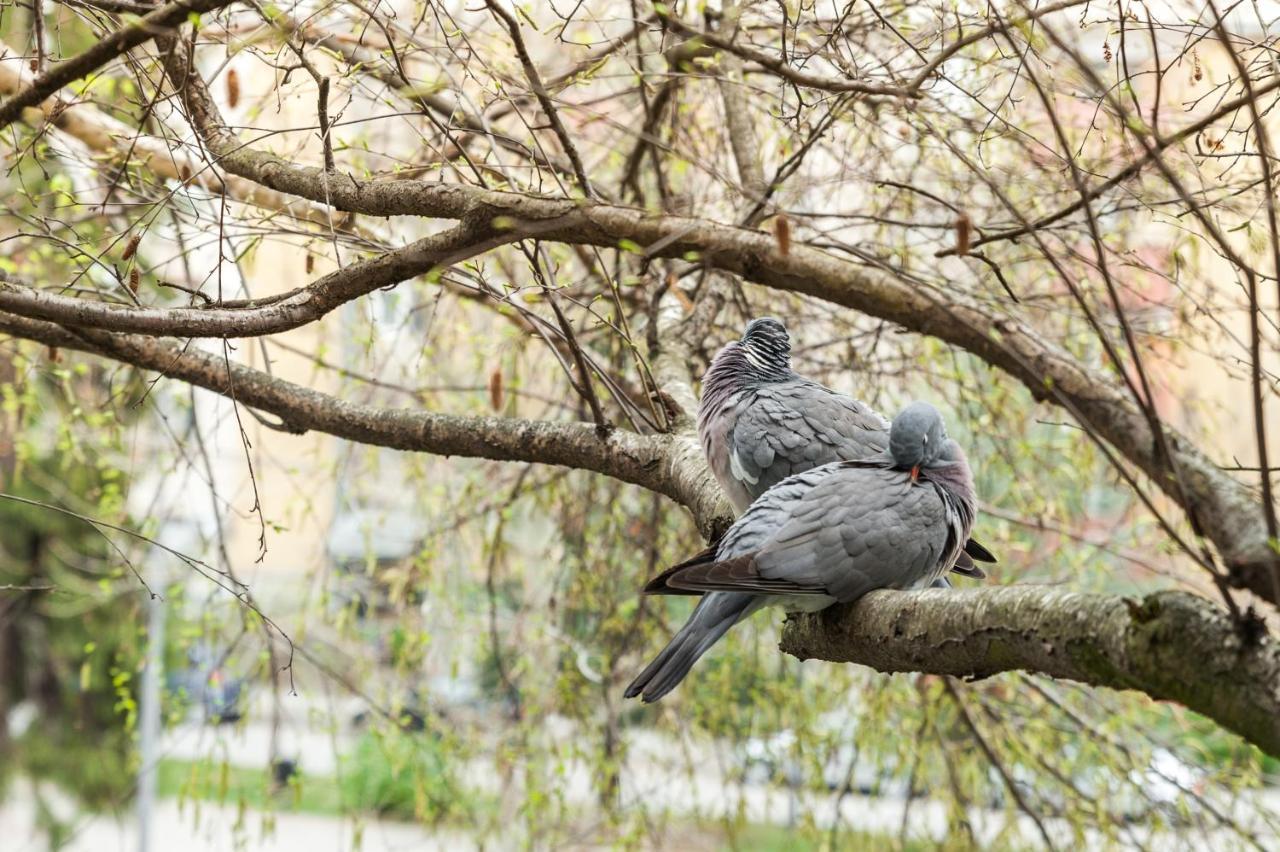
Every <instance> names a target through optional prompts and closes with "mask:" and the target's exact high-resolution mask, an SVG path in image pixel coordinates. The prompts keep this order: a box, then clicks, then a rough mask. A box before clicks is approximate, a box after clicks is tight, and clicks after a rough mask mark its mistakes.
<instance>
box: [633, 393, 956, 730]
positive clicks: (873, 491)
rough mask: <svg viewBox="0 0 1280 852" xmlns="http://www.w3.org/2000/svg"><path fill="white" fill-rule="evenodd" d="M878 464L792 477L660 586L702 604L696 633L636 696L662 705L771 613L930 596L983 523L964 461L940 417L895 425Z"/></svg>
mask: <svg viewBox="0 0 1280 852" xmlns="http://www.w3.org/2000/svg"><path fill="white" fill-rule="evenodd" d="M888 444H889V446H888V451H887V452H886V453H882V454H881V455H880V456H879V457H878V458H873V459H867V460H861V461H841V462H832V463H829V464H825V465H821V466H819V467H815V468H811V469H810V470H807V471H804V472H803V473H798V474H796V475H794V476H790V477H787V478H786V479H784V480H782V481H781V482H779V483H778V484H777V485H775V486H774V487H773V488H771V489H769V491H767V492H766V493H765V494H764V495H763V496H761V497H760V498H758V499H757V500H756V501H755V502H754V503H752V504H751V506H750V507H748V509H747V511H746V512H745V513H743V515H742V516H741V517H740V518H738V519H737V521H735V522H734V524H733V526H732V527H730V528H729V531H728V532H727V533H725V535H724V536H723V537H722V538H721V539H720V541H719V542H717V543H716V544H715V545H713V546H711V547H710V548H708V549H706V550H704V551H703V552H701V553H699V554H698V555H697V556H694V557H693V558H692V559H688V560H686V561H684V562H681V563H679V564H678V565H675V566H673V567H671V568H669V569H667V570H666V571H664V572H663V573H661V574H659V575H658V576H657V577H655V578H654V579H653V580H651V581H649V583H648V585H646V586H645V589H644V591H645V593H646V594H701V595H702V599H701V600H700V601H699V602H698V605H697V607H695V608H694V610H693V614H692V615H690V616H689V620H688V621H687V622H686V623H685V625H684V627H682V628H680V631H679V632H678V633H677V634H676V635H675V637H674V638H672V640H671V642H670V643H669V644H668V645H667V647H666V648H664V649H663V650H662V652H661V653H660V654H658V656H657V657H656V658H654V660H653V662H651V663H649V665H648V666H647V667H646V668H645V669H644V671H642V672H641V673H640V675H639V676H638V677H637V678H636V679H635V680H634V681H632V683H631V685H630V686H628V687H627V690H626V692H625V696H626V697H627V698H634V697H636V696H640V698H641V700H642V701H643V702H644V703H646V704H649V703H652V702H654V701H657V700H658V699H660V698H662V697H663V696H664V695H666V694H667V693H669V692H670V691H671V690H672V689H674V688H675V687H676V685H678V684H679V683H680V681H682V680H683V679H684V678H685V676H686V675H687V674H688V673H689V670H690V668H692V666H693V664H694V663H695V662H697V660H698V659H699V658H700V657H701V656H702V655H703V654H705V653H706V652H707V650H708V649H709V648H710V647H711V646H712V645H714V644H715V643H716V641H717V640H719V639H720V637H721V636H723V635H724V634H725V633H726V632H727V631H728V630H729V628H730V627H733V625H735V624H737V623H738V622H739V621H742V620H743V619H744V618H747V617H748V616H750V615H751V614H752V613H754V612H755V611H756V610H758V609H760V608H761V607H765V606H779V607H782V608H783V609H785V610H786V611H788V612H816V611H818V610H821V609H825V608H826V607H828V606H831V605H832V604H834V603H837V602H840V603H847V602H849V601H854V600H857V599H858V598H860V597H862V596H863V595H864V594H866V593H867V592H869V591H872V590H873V589H918V588H924V587H927V586H929V585H931V584H932V583H933V582H934V581H935V580H937V579H939V578H941V577H943V576H944V575H945V574H946V573H947V571H948V570H949V569H950V568H951V566H952V565H954V564H955V561H956V558H957V557H958V556H959V555H960V552H961V549H962V548H963V547H964V542H965V541H966V540H967V539H968V538H969V531H970V529H971V528H972V526H973V521H974V516H975V515H976V513H977V496H976V495H975V493H974V489H973V476H972V474H971V473H970V471H969V464H968V462H967V461H966V459H965V455H964V452H963V451H962V450H961V449H960V447H959V445H957V444H956V442H955V441H952V440H950V439H949V438H948V437H947V433H946V428H945V426H944V424H943V422H942V416H941V415H940V414H939V413H938V410H937V409H936V408H934V407H933V406H932V405H929V404H928V403H925V402H915V403H912V404H911V405H910V406H908V407H907V408H906V409H904V410H903V411H902V413H901V414H899V415H898V416H897V418H895V419H894V421H893V424H892V426H891V428H890V430H889V435H888Z"/></svg>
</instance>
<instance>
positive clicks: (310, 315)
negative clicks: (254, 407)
mask: <svg viewBox="0 0 1280 852" xmlns="http://www.w3.org/2000/svg"><path fill="white" fill-rule="evenodd" d="M535 233H536V232H535ZM523 235H527V234H526V233H525V232H517V231H509V232H507V233H505V234H499V235H497V236H494V235H493V233H492V231H491V230H490V229H489V228H487V227H485V226H483V225H476V226H471V225H469V224H467V223H465V222H464V223H462V224H459V225H457V226H456V227H454V228H450V229H449V230H447V231H444V232H442V233H439V234H432V235H431V236H429V237H424V238H422V239H420V240H418V241H417V242H414V243H410V244H409V245H407V246H405V247H404V248H401V249H397V250H395V251H390V252H386V253H385V254H380V255H378V256H377V257H374V258H371V259H369V260H365V261H361V262H360V263H353V264H351V265H349V266H346V267H343V268H342V269H339V270H336V271H334V272H331V273H329V274H328V275H325V276H324V277H322V278H320V279H318V280H316V281H315V282H314V283H312V284H309V285H308V286H306V287H303V288H300V289H298V290H292V291H290V292H288V293H282V294H278V295H274V296H268V297H264V298H262V299H251V300H247V301H239V302H224V303H222V304H221V305H216V304H215V305H212V306H209V307H203V308H150V307H135V306H133V305H126V304H114V303H110V302H95V301H91V300H89V299H83V298H75V297H72V296H62V295H59V294H57V293H53V292H50V291H47V290H37V289H35V288H33V287H29V286H27V285H25V284H22V283H20V282H18V281H15V280H13V279H11V278H9V277H7V276H6V275H5V274H4V273H3V272H0V310H6V311H9V312H11V313H14V314H17V315H19V316H23V317H28V318H30V319H42V320H48V321H50V322H56V323H59V324H61V325H74V326H81V327H86V328H94V329H100V330H104V331H121V332H140V333H142V334H152V335H159V336H168V337H258V336H261V335H264V334H276V333H279V332H282V331H288V330H290V329H294V328H298V327H300V326H303V325H306V324H308V323H311V322H314V321H316V320H318V319H320V318H321V317H323V316H324V315H325V314H327V313H329V312H330V311H332V310H334V309H335V308H337V307H339V306H341V305H343V304H346V303H347V302H350V301H352V300H353V299H357V298H359V297H361V296H364V295H367V294H369V293H372V292H373V291H375V290H377V289H379V288H382V287H388V286H390V285H393V284H398V283H400V282H401V281H406V280H408V279H410V278H413V277H414V276H417V275H422V274H425V273H428V272H430V271H432V270H443V269H446V268H448V267H449V266H452V265H453V264H456V263H459V262H461V261H463V260H465V259H467V258H469V257H474V256H475V255H477V254H480V253H482V252H485V251H487V250H489V249H491V248H494V247H495V246H498V245H502V244H505V243H509V242H512V241H513V240H516V239H518V238H520V237H521V236H523Z"/></svg>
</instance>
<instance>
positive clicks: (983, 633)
mask: <svg viewBox="0 0 1280 852" xmlns="http://www.w3.org/2000/svg"><path fill="white" fill-rule="evenodd" d="M1250 626H1251V627H1256V630H1257V635H1254V636H1242V635H1241V632H1240V630H1239V629H1238V627H1237V625H1236V624H1235V623H1234V622H1233V621H1232V619H1231V617H1230V616H1229V615H1228V614H1227V612H1226V611H1224V610H1222V609H1220V608H1218V607H1217V606H1215V605H1213V604H1212V603H1210V602H1209V601H1207V600H1205V599H1204V598H1201V597H1198V596H1196V595H1191V594H1187V593H1185V592H1170V591H1165V592H1156V593H1154V594H1150V595H1147V596H1146V597H1144V598H1141V599H1139V600H1136V601H1135V600H1132V599H1128V598H1122V597H1119V596H1115V595H1100V594H1085V593H1079V592H1062V591H1058V590H1056V589H1050V588H1046V587H1043V586H1006V587H1002V588H986V589H948V590H942V589H937V590H926V591H920V592H891V591H880V592H872V593H871V594H869V595H867V596H866V597H864V598H863V599H862V600H860V601H858V602H857V603H854V604H852V605H846V606H834V607H831V608H830V609H827V610H825V611H823V612H821V613H817V614H814V615H792V616H790V617H789V619H788V621H787V623H786V626H785V628H784V629H783V633H782V643H781V648H782V650H783V651H785V652H786V653H788V654H792V655H793V656H796V657H798V658H799V659H802V660H807V659H820V660H828V661H831V662H841V663H858V664H860V665H865V666H870V667H871V668H873V669H876V670H877V671H881V672H889V673H891V672H926V673H930V674H938V675H951V676H954V677H965V678H985V677H990V676H991V675H994V674H998V673H1000V672H1007V671H1018V670H1020V671H1027V672H1032V673H1036V674H1043V675H1048V676H1049V677H1053V678H1059V679H1064V678H1065V679H1069V680H1075V681H1080V682H1081V683H1086V684H1090V685H1092V686H1104V687H1110V688H1112V689H1134V690H1139V691H1141V692H1143V693H1145V694H1147V695H1149V696H1151V697H1152V698H1156V699H1161V700H1170V701H1176V702H1178V703H1180V704H1183V705H1185V706H1186V707H1187V708H1188V709H1190V710H1194V711H1196V712H1197V713H1201V714H1203V715H1205V716H1208V717H1209V718H1211V719H1213V720H1214V721H1216V722H1217V723H1218V724H1220V725H1222V726H1223V727H1225V728H1229V729H1231V730H1233V731H1235V732H1236V733H1238V734H1239V735H1240V736H1242V737H1244V738H1245V739H1246V740H1248V741H1249V742H1251V743H1253V744H1254V745H1256V746H1258V747H1259V748H1261V749H1262V750H1263V751H1265V752H1267V753H1268V754H1271V755H1273V756H1278V757H1280V643H1277V641H1276V639H1275V638H1274V637H1272V636H1269V635H1267V633H1266V629H1265V626H1264V625H1262V624H1261V623H1258V624H1256V625H1250Z"/></svg>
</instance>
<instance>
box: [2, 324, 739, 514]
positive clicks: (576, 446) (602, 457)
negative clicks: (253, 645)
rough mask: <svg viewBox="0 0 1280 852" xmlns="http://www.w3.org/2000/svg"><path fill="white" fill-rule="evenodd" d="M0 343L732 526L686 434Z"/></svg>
mask: <svg viewBox="0 0 1280 852" xmlns="http://www.w3.org/2000/svg"><path fill="white" fill-rule="evenodd" d="M0 334H10V335H13V336H15V337H23V338H26V339H28V340H35V341H39V342H41V343H45V344H48V345H50V346H56V347H59V348H61V349H76V350H80V351H84V352H91V353H95V354H98V355H103V356H106V357H108V358H113V359H115V360H117V361H122V362H124V363H128V364H133V365H134V366H137V367H141V368H143V369H146V370H154V371H156V372H158V373H160V374H162V375H164V376H167V377H169V378H174V379H178V380H180V381H183V382H187V383H189V384H192V385H195V386H196V387H201V388H204V389H206V390H210V391H213V392H214V393H217V394H221V395H222V396H225V397H227V398H229V399H233V400H235V401H236V402H238V403H240V404H243V405H247V406H249V407H251V408H255V409H257V410H259V411H265V412H268V413H270V414H274V415H275V416H277V417H279V418H280V420H281V421H282V422H283V423H284V428H285V429H286V431H290V432H295V433H299V434H301V433H303V432H306V431H308V430H315V431H318V432H325V433H327V434H330V435H334V436H336V437H339V438H345V439H347V440H349V441H356V442H358V443H362V444H372V445H375V446H380V447H390V448H392V449H397V450H408V451H413V452H426V453H432V454H434V455H440V456H464V457H470V458H482V459H492V460H495V461H519V462H537V463H540V464H551V465H563V466H565V467H571V468H576V469H580V470H589V471H593V472H596V473H602V474H605V475H607V476H612V477H614V478H615V479H619V480H621V481H623V482H629V483H632V484H634V485H639V486H641V487H642V488H646V489H648V490H650V491H656V492H657V493H659V494H663V495H665V496H667V497H670V498H671V499H672V500H674V501H676V502H677V503H679V504H680V505H682V506H684V507H686V508H687V509H688V510H689V511H690V513H691V514H692V515H693V518H694V521H695V522H696V523H697V526H698V529H699V531H700V532H701V533H702V534H703V535H704V536H706V537H708V538H710V537H714V536H716V535H718V534H720V533H722V532H723V531H724V530H725V529H726V528H727V527H728V524H729V523H730V522H731V521H732V517H733V516H732V510H731V509H730V508H729V505H728V503H727V501H725V499H724V496H723V495H722V494H721V493H720V488H719V486H718V485H717V484H716V482H715V479H714V477H712V475H711V472H710V469H709V468H708V467H707V465H706V462H705V461H704V460H703V458H702V448H701V447H700V446H699V445H698V441H697V439H696V437H694V436H692V435H690V434H684V433H682V434H676V435H665V434H658V435H639V434H636V433H634V432H630V431H627V430H625V429H600V428H598V427H596V426H595V425H594V424H587V423H568V422H550V421H541V420H524V419H520V418H512V417H466V416H460V415H452V414H437V413H435V412H432V411H424V410H420V409H409V408H382V407H378V406H373V405H362V404H358V403H352V402H346V401H345V400H341V399H338V398H337V397H334V396H331V395H329V394H325V393H321V392H319V391H316V390H312V389H311V388H307V387H303V386H301V385H296V384H293V383H292V382H288V381H285V380H284V379H280V378H276V377H275V376H271V375H269V374H267V373H264V372H262V371H260V370H256V369H254V368H252V367H248V366H245V365H244V364H238V363H236V362H234V361H228V360H226V359H225V358H223V357H221V356H219V355H215V354H212V353H209V352H205V351H202V350H200V349H196V348H194V347H181V346H178V345H175V344H172V343H168V342H166V341H162V340H157V339H156V338H154V337H145V336H142V335H127V334H112V333H104V332H87V331H72V330H68V329H65V328H62V327H60V326H57V325H54V324H52V323H46V322H41V321H39V320H27V319H20V318H18V317H13V316H10V315H6V314H3V313H0Z"/></svg>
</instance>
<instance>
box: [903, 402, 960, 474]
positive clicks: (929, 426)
mask: <svg viewBox="0 0 1280 852" xmlns="http://www.w3.org/2000/svg"><path fill="white" fill-rule="evenodd" d="M950 444H951V441H950V439H948V438H947V427H946V426H945V425H944V424H943V422H942V415H941V414H939V413H938V409H936V408H934V407H933V406H932V405H930V404H929V403H927V402H913V403H911V404H910V405H908V406H907V407H906V408H904V409H903V410H902V412H901V413H900V414H899V415H898V416H897V417H895V418H893V425H892V426H890V427H889V454H890V455H891V456H893V463H894V465H895V466H897V467H899V468H903V469H905V470H910V471H911V478H912V479H915V478H916V477H918V476H919V475H920V469H921V468H927V467H932V466H934V465H936V464H938V463H940V462H943V463H945V460H946V459H947V458H949V455H948V452H949V445H950Z"/></svg>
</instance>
